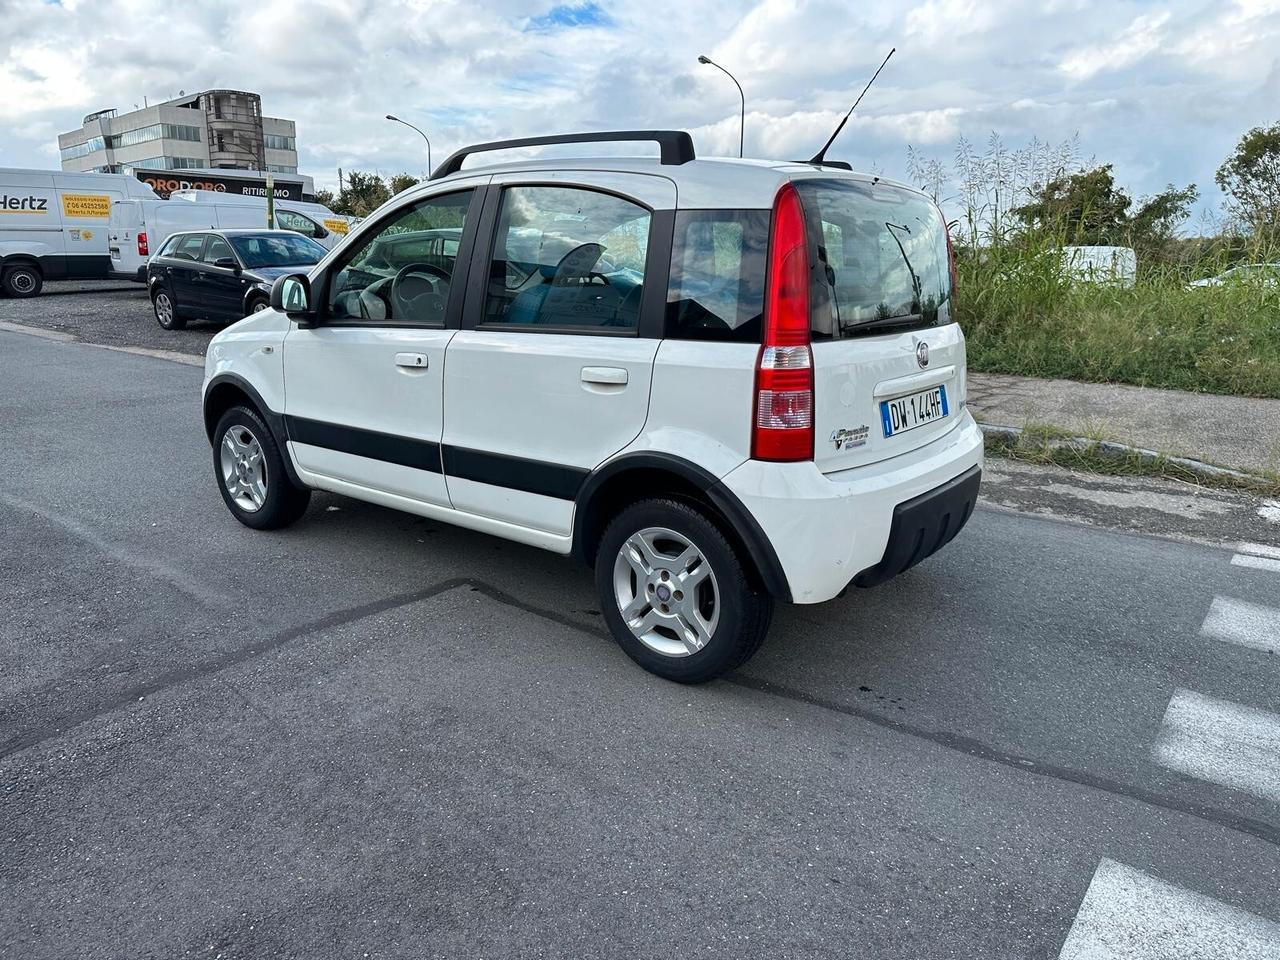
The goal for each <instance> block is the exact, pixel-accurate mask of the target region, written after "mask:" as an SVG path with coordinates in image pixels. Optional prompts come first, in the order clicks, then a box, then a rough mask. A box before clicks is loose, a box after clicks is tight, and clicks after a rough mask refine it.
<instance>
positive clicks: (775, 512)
mask: <svg viewBox="0 0 1280 960" xmlns="http://www.w3.org/2000/svg"><path fill="white" fill-rule="evenodd" d="M631 140H649V141H655V142H657V143H658V145H659V147H660V151H661V156H660V158H655V159H619V158H610V159H581V160H566V159H557V160H535V161H531V162H530V161H525V162H519V163H510V164H503V165H500V166H487V167H486V166H481V167H469V168H467V169H463V162H464V160H466V159H467V158H468V157H471V156H472V155H474V154H477V153H482V152H487V151H491V150H499V149H510V148H516V147H529V146H538V145H543V144H550V143H590V142H599V141H631ZM954 287H955V279H954V260H953V257H952V254H951V248H950V243H949V240H948V236H947V229H946V224H945V222H944V221H943V218H942V215H941V213H940V212H939V210H938V208H937V206H935V204H934V203H933V202H932V201H931V200H930V199H929V198H928V197H926V196H925V195H923V194H921V193H920V192H919V191H917V190H914V189H911V188H910V187H906V186H903V185H901V184H897V183H893V182H890V181H888V180H885V179H883V178H881V177H874V176H869V175H862V174H856V173H853V172H851V171H849V170H848V169H847V167H845V166H844V165H840V164H835V163H822V164H814V163H791V162H772V161H750V160H725V159H696V158H695V156H694V150H693V143H692V140H691V139H690V138H689V136H688V134H686V133H683V132H678V131H628V132H621V133H618V132H615V133H605V134H595V133H593V134H583V135H577V136H557V137H543V138H534V139H526V140H510V141H503V142H500V143H492V144H481V145H478V146H473V147H469V148H467V149H466V150H462V151H459V152H458V153H457V154H455V155H454V156H452V157H450V158H449V159H448V160H447V161H446V162H445V163H444V164H443V165H442V166H441V167H440V168H439V169H438V170H437V171H436V172H435V173H434V175H433V176H432V177H431V179H430V180H428V181H427V182H426V183H424V184H421V185H419V186H417V187H415V188H413V189H410V190H407V191H405V192H404V193H401V194H399V195H397V196H396V197H394V198H393V199H392V200H390V201H388V202H387V203H386V204H384V205H383V206H382V207H381V208H380V209H379V210H378V211H377V212H375V213H374V214H373V215H371V216H370V217H369V218H368V219H367V220H365V221H364V222H363V223H362V224H360V226H359V228H358V229H356V230H355V231H353V233H352V235H351V236H350V237H349V238H348V239H347V241H346V242H345V243H344V244H343V245H342V246H341V247H339V248H338V249H337V250H335V251H333V252H331V253H330V254H329V255H328V256H327V257H326V258H325V259H323V260H322V261H321V262H320V263H319V264H318V265H316V267H314V268H313V269H312V270H310V271H309V272H308V273H307V274H305V275H304V274H297V275H292V276H287V277H281V278H280V279H278V280H277V281H276V282H275V286H274V287H273V290H272V298H271V306H272V309H270V310H265V311H263V312H260V313H257V314H254V315H253V316H252V317H249V318H247V319H245V320H242V321H240V322H239V323H237V324H235V325H234V326H232V327H229V328H228V329H226V330H224V331H223V332H222V333H220V334H218V335H217V336H216V337H215V338H214V339H213V341H212V343H211V344H210V346H209V351H208V355H207V357H206V359H205V380H204V421H205V427H206V429H207V432H208V436H209V439H210V441H211V443H212V446H213V466H214V470H215V473H216V476H217V482H218V485H219V487H220V489H221V491H222V496H223V499H224V500H225V501H226V504H227V507H228V508H229V509H230V510H231V512H232V514H234V515H235V517H236V519H238V520H240V521H241V522H242V523H244V524H246V525H248V526H250V527H255V528H258V529H271V528H276V527H283V526H285V525H287V524H290V523H292V522H293V521H294V520H296V519H298V517H300V516H301V515H302V513H303V511H304V510H305V509H306V507H307V502H308V500H309V498H310V495H311V491H312V490H313V489H317V490H327V491H331V492H334V493H339V494H343V495H346V496H350V497H356V498H359V499H362V500H367V501H370V502H372V503H377V504H382V505H384V506H388V507H394V508H396V509H399V510H404V511H407V512H410V513H414V514H419V515H422V516H426V517H431V518H434V519H438V520H443V521H448V522H450V523H455V524H458V525H460V526H463V527H469V528H471V529H473V530H479V531H483V532H485V533H490V534H494V535H496V536H500V537H506V538H508V539H511V540H517V541H519V542H521V543H527V544H532V545H534V546H538V547H543V548H545V549H547V550H552V551H554V552H556V553H560V554H572V555H574V556H576V557H578V558H580V559H581V560H583V561H584V562H585V563H587V564H588V565H590V566H593V567H594V569H595V578H596V585H597V588H598V590H599V594H600V605H601V606H600V609H601V611H602V613H603V615H604V618H605V620H606V622H607V623H608V625H609V629H610V630H611V632H612V633H613V635H614V637H616V638H617V640H618V643H619V644H620V645H621V646H622V648H623V650H625V651H626V652H627V654H629V655H630V656H631V657H632V658H633V659H634V660H636V661H637V662H638V663H639V664H640V665H641V666H643V667H645V668H646V669H648V670H651V671H652V672H654V673H656V674H659V675H661V676H663V677H667V678H669V679H671V680H677V681H682V682H690V683H692V682H700V681H705V680H709V679H711V678H713V677H716V676H719V675H721V674H723V673H725V672H727V671H730V670H733V669H734V668H736V667H737V666H739V665H740V664H742V663H743V662H744V661H746V660H747V659H748V658H749V657H750V656H751V655H752V654H753V653H754V652H755V651H756V650H757V649H758V647H759V646H760V643H761V642H762V640H763V639H764V636H765V633H766V631H767V630H768V627H769V621H770V617H771V614H772V611H773V604H774V602H775V601H776V600H784V601H791V602H793V603H820V602H822V601H824V600H830V599H832V598H833V597H835V596H837V595H838V594H840V593H841V592H842V591H843V590H844V589H845V588H846V587H847V586H849V585H850V584H854V585H857V586H859V587H870V586H873V585H875V584H878V583H881V582H883V581H885V580H887V579H888V578H890V577H893V576H895V575H897V574H899V573H901V572H903V571H904V570H906V569H907V568H909V567H911V566H913V565H914V564H916V563H918V562H920V561H921V560H923V559H924V558H925V557H928V556H929V555H930V554H932V553H933V552H935V551H936V550H938V549H939V548H940V547H942V546H943V545H944V544H946V543H947V542H948V541H950V540H951V539H952V538H953V537H954V536H955V535H956V534H957V533H958V532H959V531H960V529H961V528H962V527H963V526H964V524H965V522H966V521H967V520H968V519H969V515H970V513H971V512H972V511H973V506H974V501H975V500H976V498H977V495H978V486H979V482H980V477H981V470H982V436H981V433H980V431H979V429H978V427H977V425H976V424H975V423H974V421H973V418H972V417H971V416H970V415H969V412H968V410H967V409H966V406H965V347H964V336H963V335H962V333H961V332H960V328H959V326H958V325H957V324H956V323H955V320H954V318H953V313H952V310H953V307H952V296H953V291H954Z"/></svg>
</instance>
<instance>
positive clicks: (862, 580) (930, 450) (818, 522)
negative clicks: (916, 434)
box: [721, 410, 983, 603]
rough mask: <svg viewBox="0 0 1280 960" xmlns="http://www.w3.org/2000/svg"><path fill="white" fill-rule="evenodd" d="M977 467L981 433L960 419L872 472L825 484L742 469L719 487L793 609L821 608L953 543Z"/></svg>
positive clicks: (808, 475) (822, 477)
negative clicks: (779, 575)
mask: <svg viewBox="0 0 1280 960" xmlns="http://www.w3.org/2000/svg"><path fill="white" fill-rule="evenodd" d="M982 462H983V458H982V431H981V430H980V429H979V428H978V425H977V424H976V423H975V422H974V421H973V418H972V417H971V416H970V415H969V413H968V411H967V410H966V411H965V412H964V413H963V414H962V415H961V417H960V419H959V422H958V423H957V424H956V426H955V428H954V429H952V430H950V431H949V432H948V433H947V434H946V435H945V436H942V437H939V438H938V439H937V440H935V441H933V442H932V443H930V444H927V445H925V446H923V447H920V448H919V449H917V450H912V451H910V452H909V453H904V454H901V455H899V456H896V457H893V458H891V459H888V460H883V461H881V462H879V463H873V464H868V465H867V466H865V467H856V468H854V469H852V470H843V471H840V472H838V473H830V474H824V473H822V472H821V471H820V470H819V469H818V468H817V467H816V466H815V465H814V464H813V463H812V462H805V463H762V462H760V461H757V460H748V461H747V462H746V463H744V464H742V465H741V466H739V467H737V468H736V469H734V470H732V471H731V472H730V473H729V474H728V475H727V476H725V477H724V478H723V479H722V481H721V482H722V483H723V484H724V486H725V487H726V488H727V489H728V490H729V491H731V492H732V493H733V494H734V496H736V497H737V498H738V500H739V501H740V502H741V503H742V505H743V506H744V507H745V508H746V509H747V510H748V511H749V512H750V513H751V515H752V516H753V517H754V518H755V520H756V522H757V523H759V525H760V527H761V529H762V530H763V532H764V535H765V537H766V538H767V539H768V541H769V542H770V543H771V544H772V545H773V548H774V550H776V551H777V554H778V560H779V563H780V564H781V566H782V570H783V573H784V574H785V576H786V580H787V585H788V586H789V587H790V592H791V599H792V600H793V601H794V602H795V603H821V602H822V601H824V600H830V599H831V598H832V597H835V596H837V595H838V594H839V593H840V592H841V591H842V590H844V589H845V587H847V586H848V585H849V584H850V583H851V582H856V583H858V584H859V585H865V586H870V585H872V584H874V583H881V582H883V581H884V580H887V579H889V577H892V576H896V575H897V574H898V573H901V572H902V571H903V570H905V569H907V568H909V567H911V566H913V565H914V564H916V563H918V562H919V561H920V560H923V559H924V558H925V557H926V556H929V555H930V554H932V553H933V552H934V551H936V550H937V549H939V548H940V547H941V546H943V545H944V544H945V543H947V542H948V541H949V540H951V538H953V537H954V536H955V535H956V533H958V532H959V530H960V527H962V526H963V525H964V522H965V521H967V520H968V517H969V514H970V513H972V510H973V501H974V500H975V499H976V497H977V486H978V484H979V482H980V478H981V470H982ZM966 503H967V506H966ZM917 538H918V539H919V540H920V541H921V545H920V547H919V548H917V547H916V545H915V540H916V539H917ZM859 575H864V576H859Z"/></svg>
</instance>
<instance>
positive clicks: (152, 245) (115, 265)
mask: <svg viewBox="0 0 1280 960" xmlns="http://www.w3.org/2000/svg"><path fill="white" fill-rule="evenodd" d="M275 218H276V223H275V226H276V227H277V228H279V229H282V230H293V231H296V232H297V233H301V234H303V235H304V236H308V237H311V238H313V239H314V240H315V241H316V242H317V243H319V244H320V245H321V246H323V247H325V248H326V249H329V250H332V249H333V248H334V247H336V246H337V245H338V244H339V243H340V242H341V241H342V240H343V238H345V237H346V235H347V230H348V229H350V227H349V221H348V219H347V218H346V217H342V216H339V215H338V214H336V213H334V212H333V211H332V210H330V209H329V208H328V207H326V206H324V205H323V204H319V203H308V202H306V201H302V200H277V201H276V204H275ZM245 228H249V229H253V228H261V229H266V228H267V201H266V199H265V198H264V197H246V196H240V195H239V194H228V193H222V192H220V191H217V190H175V191H174V192H173V193H172V194H171V195H170V197H169V199H168V200H141V201H138V200H126V201H122V202H120V203H115V204H112V206H111V231H110V232H111V274H112V276H118V277H127V278H128V279H130V280H138V281H142V280H143V279H144V278H145V276H146V270H147V260H148V259H150V256H151V251H152V250H158V249H160V245H161V244H162V243H164V241H165V240H166V239H167V238H169V237H170V236H172V235H173V234H175V233H178V232H179V231H185V230H232V229H245Z"/></svg>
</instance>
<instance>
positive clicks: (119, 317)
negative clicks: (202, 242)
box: [0, 280, 222, 357]
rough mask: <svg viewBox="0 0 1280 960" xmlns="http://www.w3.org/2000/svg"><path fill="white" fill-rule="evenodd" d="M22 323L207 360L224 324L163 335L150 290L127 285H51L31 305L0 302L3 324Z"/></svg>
mask: <svg viewBox="0 0 1280 960" xmlns="http://www.w3.org/2000/svg"><path fill="white" fill-rule="evenodd" d="M4 322H8V323H17V324H22V325H24V326H31V327H42V328H44V329H46V330H56V331H58V332H60V333H64V334H69V335H71V336H74V337H76V338H77V339H80V340H84V341H87V342H89V343H102V344H107V345H110V346H116V347H136V348H141V349H146V350H172V351H177V352H179V353H189V354H193V355H197V356H201V357H203V356H204V352H205V349H206V348H207V347H208V346H209V341H210V340H212V339H213V335H214V334H215V333H217V332H218V331H219V330H220V329H222V325H221V324H211V323H204V322H202V321H200V322H192V323H190V324H189V325H188V326H187V328H186V329H185V330H163V329H161V327H160V324H158V323H156V318H155V314H154V313H152V311H151V301H150V300H149V299H147V291H146V288H145V287H144V286H143V285H142V284H140V283H133V282H130V281H128V280H123V281H120V280H101V281H99V280H93V281H90V280H80V281H66V282H59V283H48V284H46V285H45V288H44V292H43V293H41V294H40V296H38V297H32V298H31V299H29V300H14V299H12V298H10V297H0V323H4Z"/></svg>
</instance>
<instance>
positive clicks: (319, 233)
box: [311, 223, 329, 240]
mask: <svg viewBox="0 0 1280 960" xmlns="http://www.w3.org/2000/svg"><path fill="white" fill-rule="evenodd" d="M328 235H329V231H328V230H326V229H325V228H324V227H322V226H320V224H318V223H317V224H316V228H315V230H313V231H312V233H311V236H313V237H315V238H316V239H317V240H323V239H324V238H325V237H327V236H328Z"/></svg>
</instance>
